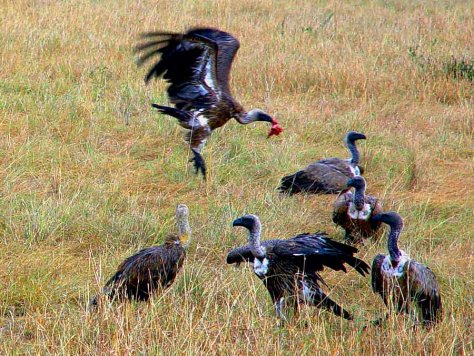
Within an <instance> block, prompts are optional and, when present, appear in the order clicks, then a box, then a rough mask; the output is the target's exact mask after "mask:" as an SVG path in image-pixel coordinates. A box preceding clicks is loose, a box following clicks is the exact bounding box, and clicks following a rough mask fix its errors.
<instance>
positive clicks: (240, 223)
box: [232, 218, 244, 227]
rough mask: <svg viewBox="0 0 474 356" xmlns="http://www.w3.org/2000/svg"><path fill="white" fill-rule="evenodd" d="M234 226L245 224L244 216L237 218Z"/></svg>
mask: <svg viewBox="0 0 474 356" xmlns="http://www.w3.org/2000/svg"><path fill="white" fill-rule="evenodd" d="M232 226H234V227H235V226H244V222H243V221H242V218H238V219H235V220H234V222H233V223H232Z"/></svg>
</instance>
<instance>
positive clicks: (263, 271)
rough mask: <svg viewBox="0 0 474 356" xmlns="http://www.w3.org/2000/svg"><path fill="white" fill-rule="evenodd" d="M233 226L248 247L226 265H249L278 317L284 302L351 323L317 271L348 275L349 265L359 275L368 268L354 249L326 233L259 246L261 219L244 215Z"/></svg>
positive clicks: (236, 252)
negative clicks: (244, 235)
mask: <svg viewBox="0 0 474 356" xmlns="http://www.w3.org/2000/svg"><path fill="white" fill-rule="evenodd" d="M233 226H243V227H245V228H247V229H248V230H249V237H248V245H246V246H242V247H238V248H236V249H234V250H232V251H230V252H229V254H228V255H227V263H229V264H232V263H236V264H239V263H241V262H250V263H251V264H252V265H253V270H254V272H255V274H256V275H257V276H258V278H260V279H261V280H262V281H263V282H264V284H265V286H266V287H267V289H268V292H269V293H270V297H271V298H272V301H273V303H274V304H275V307H276V313H277V316H278V317H279V318H280V319H285V317H284V315H283V312H282V308H283V304H284V303H285V300H287V302H288V303H289V304H290V305H292V306H293V307H294V309H295V312H298V309H299V304H300V303H304V304H309V305H313V306H317V307H324V308H326V309H328V310H330V311H332V312H333V313H334V314H336V315H338V316H341V317H343V318H345V319H348V320H351V319H352V315H351V314H350V313H349V312H347V311H346V310H344V309H343V308H341V307H340V306H339V305H338V304H336V302H334V301H333V300H331V299H330V298H329V297H328V296H327V295H326V294H324V292H323V290H322V289H321V287H320V286H319V282H322V283H323V284H325V283H324V281H323V279H322V278H321V276H320V275H319V274H318V272H320V271H322V270H323V269H324V267H329V268H331V269H333V270H335V271H344V272H347V270H346V266H345V265H344V264H345V263H347V264H348V265H350V266H352V267H353V268H355V269H356V270H357V272H359V273H360V274H361V275H362V276H365V275H366V274H367V273H368V272H369V265H367V264H366V263H365V262H364V261H362V260H360V259H358V258H356V257H354V253H356V252H357V249H356V248H354V247H352V246H348V245H344V244H341V243H339V242H336V241H333V240H331V239H330V238H328V237H327V235H326V234H325V233H315V234H301V235H298V236H295V237H292V238H290V239H287V240H267V241H264V242H262V243H260V229H261V225H260V220H259V218H258V217H257V216H255V215H245V216H243V217H241V218H239V219H237V220H234V223H233Z"/></svg>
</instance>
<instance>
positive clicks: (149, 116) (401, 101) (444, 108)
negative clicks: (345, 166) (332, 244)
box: [0, 0, 474, 355]
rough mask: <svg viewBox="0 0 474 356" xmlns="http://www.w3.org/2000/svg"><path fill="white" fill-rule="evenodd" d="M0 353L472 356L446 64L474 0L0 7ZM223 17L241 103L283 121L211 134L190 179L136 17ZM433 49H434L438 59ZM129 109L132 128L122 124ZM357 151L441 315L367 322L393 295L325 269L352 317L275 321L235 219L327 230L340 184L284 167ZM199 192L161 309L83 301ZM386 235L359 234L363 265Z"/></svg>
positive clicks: (467, 26)
mask: <svg viewBox="0 0 474 356" xmlns="http://www.w3.org/2000/svg"><path fill="white" fill-rule="evenodd" d="M1 3H2V4H1V8H2V12H1V15H0V16H1V21H0V43H2V46H0V132H1V140H0V177H1V179H2V180H1V182H2V184H1V186H0V189H1V190H0V244H1V248H0V258H1V260H2V262H3V264H2V265H3V268H2V269H1V270H0V283H1V285H0V286H1V288H0V301H1V302H0V350H1V351H0V352H1V353H3V354H25V353H27V354H28V353H34V354H45V353H54V354H78V353H80V354H97V353H117V354H128V353H130V354H132V353H148V354H156V353H158V354H160V353H162V354H169V353H177V354H180V353H186V354H200V353H211V354H295V353H298V354H301V353H302V354H304V353H306V354H315V353H316V352H318V353H321V354H335V353H340V354H341V353H354V354H374V353H376V354H396V353H403V354H423V353H430V354H437V355H444V354H468V353H472V352H473V345H472V342H473V341H472V340H473V335H474V334H473V332H474V331H473V321H472V320H473V316H474V315H473V314H474V312H473V310H474V301H473V298H472V291H473V288H474V268H473V230H474V216H473V208H474V194H473V187H474V178H473V173H474V162H473V153H474V151H473V134H474V132H473V120H474V108H473V103H474V100H473V97H474V95H473V94H474V89H473V82H472V81H469V80H466V79H463V78H452V77H449V76H447V75H446V73H445V72H443V64H444V63H446V62H447V61H448V60H450V59H451V58H452V57H454V58H458V59H462V58H464V59H470V60H472V59H474V47H473V46H472V44H473V42H474V22H473V21H474V20H473V19H474V6H473V5H472V4H471V3H470V2H467V1H457V2H453V1H436V2H432V1H417V2H411V1H403V2H399V1H364V2H338V1H318V2H315V1H295V0H293V1H285V2H283V1H278V2H273V1H268V0H267V1H259V2H256V1H248V0H239V1H200V2H194V1H174V2H171V1H159V2H153V1H139V2H137V1H121V2H117V1H80V2H69V1H61V2H58V1H47V0H44V1H16V2H10V1H2V2H1ZM198 24H199V25H211V26H216V27H219V28H222V29H225V30H228V31H229V32H231V33H233V34H235V35H236V36H237V37H238V38H239V39H240V41H241V44H242V46H241V49H240V51H239V53H238V56H237V59H236V61H235V64H234V67H233V72H232V75H233V77H232V88H233V91H234V94H235V96H236V97H237V98H238V99H239V100H241V102H242V103H244V104H245V105H246V106H247V107H249V108H250V107H260V108H262V109H265V110H267V111H268V112H269V113H271V114H272V115H275V116H276V117H278V118H279V120H280V121H281V123H282V125H283V126H284V127H285V129H286V131H285V132H284V133H283V135H281V136H280V137H278V138H275V139H270V140H267V139H265V132H266V130H267V129H268V128H264V127H263V125H250V126H248V127H242V126H239V125H237V124H236V123H235V122H230V123H229V124H228V125H226V126H225V127H223V128H222V129H219V130H218V131H216V132H215V133H214V134H213V136H212V139H211V140H210V141H209V142H208V144H207V147H206V148H205V151H204V156H205V158H206V160H207V162H208V165H209V179H208V180H207V182H203V181H202V180H201V179H200V178H199V177H195V176H194V174H193V173H192V170H191V168H190V166H189V164H188V163H187V159H188V151H187V148H186V146H185V144H184V143H183V142H182V140H181V137H182V136H181V135H182V133H181V130H180V129H179V128H178V127H177V125H176V124H175V122H173V120H171V119H170V118H167V117H160V116H158V115H157V114H156V113H154V112H153V111H152V110H151V108H150V106H149V104H150V102H152V101H156V102H159V103H166V96H165V94H164V93H165V92H164V89H165V85H164V83H163V82H154V83H153V84H152V85H150V86H148V87H145V86H144V83H143V76H144V70H142V69H137V68H136V66H135V63H134V55H133V53H132V50H131V49H132V47H133V45H134V43H135V41H136V39H137V36H138V34H139V33H141V32H142V31H146V30H151V29H166V30H175V31H180V30H184V29H186V28H188V27H190V26H194V25H198ZM427 63H428V64H427ZM127 124H128V125H127ZM350 129H354V130H359V131H362V132H364V133H366V135H367V136H368V140H367V141H366V142H365V143H363V144H362V153H363V160H364V165H365V168H366V172H367V174H366V178H367V181H368V184H369V192H370V193H372V194H375V195H377V196H379V197H381V198H383V201H384V206H385V208H386V209H387V210H388V209H394V210H397V211H399V212H400V213H401V214H402V216H404V218H405V221H406V230H405V232H404V234H403V235H402V237H401V242H400V243H401V245H402V248H403V249H404V250H406V251H407V252H408V253H409V254H410V255H411V256H412V257H413V258H415V259H417V260H418V261H421V262H423V263H425V264H427V265H428V266H430V268H432V269H433V271H434V272H435V273H436V275H437V276H438V279H439V282H440V284H441V288H442V295H443V302H444V307H445V314H444V320H443V322H442V323H441V324H439V325H438V326H437V327H436V328H434V329H433V330H431V331H425V330H421V329H416V330H414V329H413V326H412V323H411V321H410V320H409V318H408V317H405V316H398V317H393V318H392V319H390V320H389V321H388V323H387V324H386V325H384V326H383V327H381V328H368V329H367V330H365V331H362V328H363V326H364V325H366V322H367V320H372V319H374V318H376V317H378V316H380V315H382V314H383V313H385V308H384V306H383V305H382V302H381V301H380V300H379V298H378V297H377V296H375V295H374V294H373V293H372V292H371V290H370V283H369V279H363V278H361V277H360V276H358V275H357V274H356V273H354V272H353V271H351V272H350V273H348V274H347V275H342V274H341V273H335V272H331V271H326V272H324V278H325V279H326V281H327V282H328V284H329V285H330V286H331V288H330V289H329V290H328V292H329V293H330V294H331V296H332V297H333V298H334V299H335V300H337V301H338V302H340V303H341V304H343V305H344V307H345V308H347V309H348V310H350V311H352V312H353V313H354V314H355V321H354V322H346V321H344V320H341V319H338V318H335V317H333V316H332V315H330V314H329V313H327V312H324V311H321V310H318V309H314V308H305V309H303V313H302V315H301V316H300V317H299V318H297V319H294V320H292V321H291V322H290V323H289V324H288V325H285V326H284V327H280V326H278V323H277V321H276V319H275V317H274V311H273V307H272V305H271V303H270V299H269V297H268V296H267V292H266V290H265V289H264V287H263V285H262V284H261V282H260V281H258V280H257V278H255V277H254V276H253V275H252V272H251V271H250V270H249V269H239V270H236V269H234V268H230V267H228V266H226V265H225V254H226V252H227V251H228V250H229V249H230V248H233V247H235V246H237V245H241V244H243V243H245V240H246V236H245V234H244V232H243V231H241V230H233V229H232V228H231V226H230V225H231V224H230V223H231V221H232V219H234V218H236V217H237V216H239V215H240V214H242V213H245V212H252V213H256V214H259V215H260V216H261V218H262V221H263V224H264V231H263V234H264V238H270V237H290V236H292V235H294V234H296V233H300V232H305V231H315V230H325V231H328V232H329V233H330V234H331V235H332V236H334V237H335V238H337V239H342V236H343V234H342V232H341V231H340V230H338V229H336V228H335V227H334V226H333V224H332V223H331V220H330V212H331V204H332V201H333V199H334V196H297V197H292V198H286V197H281V196H279V195H278V194H277V193H276V190H275V188H276V186H277V185H278V181H279V179H280V177H281V176H283V175H284V174H287V173H291V172H294V171H295V170H297V169H299V168H300V167H302V166H304V165H306V164H307V163H309V162H311V161H313V160H315V159H317V158H321V157H329V156H346V155H347V153H346V151H345V149H344V147H343V144H342V137H343V136H344V134H345V132H346V131H348V130H350ZM177 203H186V204H188V205H189V207H190V210H191V214H192V227H193V229H194V235H193V236H194V242H193V244H192V247H191V249H190V251H189V254H188V259H187V261H186V263H185V267H184V270H183V271H182V273H181V274H180V276H179V278H178V280H177V282H176V283H175V285H174V286H173V287H172V288H170V289H169V290H168V291H167V292H166V293H165V294H164V295H162V296H158V297H157V298H155V299H153V300H152V301H151V302H150V303H144V304H125V305H122V306H118V305H110V306H109V305H108V306H105V307H104V308H103V309H102V310H100V311H99V313H96V314H92V315H91V314H88V313H87V312H86V310H85V305H86V303H87V300H88V299H89V297H90V296H91V295H92V294H95V293H96V292H97V291H98V290H99V288H100V286H101V285H102V284H103V283H104V281H105V279H106V278H107V277H108V276H109V275H110V274H111V273H112V271H113V270H114V268H115V267H116V266H117V264H118V263H119V262H120V261H121V260H122V259H123V258H125V257H126V256H128V255H130V254H131V253H133V252H134V251H136V250H137V249H139V248H141V247H144V246H148V245H151V244H153V243H160V242H161V241H162V240H163V237H164V235H165V234H166V233H167V232H168V231H169V230H173V229H174V222H173V210H174V207H175V205H176V204H177ZM383 251H385V243H384V241H383V240H382V241H381V242H379V243H376V244H370V243H369V244H367V245H365V246H362V247H361V251H360V257H361V258H363V259H364V260H366V261H368V262H370V261H371V259H372V258H373V257H374V256H375V255H376V254H377V253H379V252H383Z"/></svg>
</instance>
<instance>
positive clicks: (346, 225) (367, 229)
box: [332, 176, 382, 243]
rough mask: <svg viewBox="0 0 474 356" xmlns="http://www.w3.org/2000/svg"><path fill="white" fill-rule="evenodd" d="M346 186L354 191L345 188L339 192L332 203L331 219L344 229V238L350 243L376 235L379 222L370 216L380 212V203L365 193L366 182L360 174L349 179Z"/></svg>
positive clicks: (378, 229) (378, 230)
mask: <svg viewBox="0 0 474 356" xmlns="http://www.w3.org/2000/svg"><path fill="white" fill-rule="evenodd" d="M347 186H348V187H349V188H350V187H353V188H354V189H355V191H354V193H352V192H351V191H350V190H348V189H347V190H345V191H342V192H341V194H339V196H338V197H337V199H336V202H335V203H334V210H333V213H332V221H334V223H336V224H337V225H339V226H341V227H342V228H343V229H344V230H345V231H346V240H348V241H350V242H352V243H358V242H362V241H363V239H365V238H370V237H377V236H378V235H380V233H379V232H380V225H381V223H380V222H378V221H373V220H371V219H370V217H371V216H373V215H377V214H380V213H381V212H382V204H381V203H380V201H379V200H378V199H377V198H375V197H373V196H371V195H365V189H366V183H365V179H364V178H363V177H362V176H357V177H354V178H352V179H349V181H348V182H347Z"/></svg>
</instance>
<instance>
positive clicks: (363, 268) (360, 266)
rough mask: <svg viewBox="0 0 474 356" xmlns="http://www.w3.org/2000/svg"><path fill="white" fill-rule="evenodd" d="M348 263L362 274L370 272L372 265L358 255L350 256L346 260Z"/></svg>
mask: <svg viewBox="0 0 474 356" xmlns="http://www.w3.org/2000/svg"><path fill="white" fill-rule="evenodd" d="M346 262H347V264H348V265H349V266H351V267H353V268H354V269H355V270H356V271H357V272H359V274H360V275H361V276H364V277H365V275H367V274H369V272H370V266H369V265H368V264H367V263H365V262H364V261H362V260H361V259H359V258H357V257H348V258H347V260H346Z"/></svg>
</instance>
